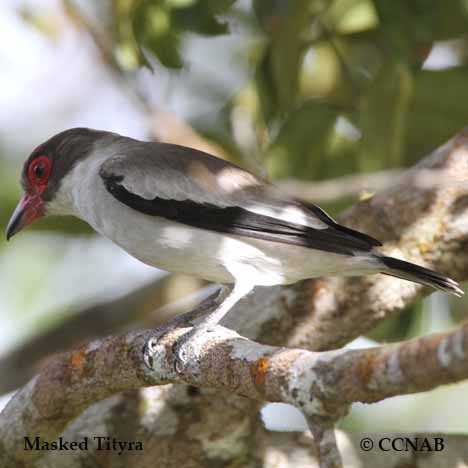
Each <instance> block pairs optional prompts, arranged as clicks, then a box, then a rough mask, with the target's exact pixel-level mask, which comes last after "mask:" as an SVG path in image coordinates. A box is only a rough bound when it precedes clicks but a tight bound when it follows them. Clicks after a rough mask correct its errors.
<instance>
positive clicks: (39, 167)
mask: <svg viewBox="0 0 468 468" xmlns="http://www.w3.org/2000/svg"><path fill="white" fill-rule="evenodd" d="M33 171H34V175H35V176H36V177H37V178H38V179H40V178H42V176H43V175H44V172H45V167H44V164H42V163H38V164H35V165H34V167H33Z"/></svg>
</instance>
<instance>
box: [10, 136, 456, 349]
mask: <svg viewBox="0 0 468 468" xmlns="http://www.w3.org/2000/svg"><path fill="white" fill-rule="evenodd" d="M21 183H22V185H23V188H24V191H25V195H24V196H23V198H22V200H21V201H20V203H19V205H18V207H17V208H16V210H15V212H14V213H13V215H12V217H11V220H10V222H9V224H8V227H7V238H10V237H11V236H13V235H14V234H16V233H17V232H18V231H20V230H21V229H22V228H24V227H25V226H26V225H28V224H30V223H31V222H32V221H34V220H35V219H37V218H39V217H40V216H44V215H49V214H51V215H52V214H56V215H75V216H77V217H78V218H81V219H83V220H84V221H86V222H87V223H89V224H90V225H91V226H92V227H93V228H94V229H95V230H96V231H98V232H99V233H101V234H102V235H103V236H105V237H108V238H109V239H111V240H112V241H114V242H115V243H116V244H117V245H119V246H120V247H122V248H123V249H124V250H126V251H127V252H128V253H130V254H131V255H133V256H134V257H136V258H138V259H139V260H141V261H142V262H144V263H147V264H148V265H151V266H154V267H158V268H162V269H165V270H168V271H172V272H183V273H187V274H191V275H194V276H198V277H200V278H205V279H207V280H211V281H215V282H220V283H224V284H231V285H233V286H231V287H230V288H229V289H228V294H224V296H222V297H223V301H222V302H221V301H219V303H218V304H217V306H216V307H215V308H213V309H212V310H211V311H209V312H208V313H207V315H206V316H205V317H204V319H203V320H202V321H201V322H200V324H198V325H197V327H194V328H193V329H192V331H191V332H189V334H187V335H185V336H184V338H183V341H184V343H188V341H189V338H190V337H191V336H192V337H193V335H195V334H196V333H198V332H200V331H201V330H206V329H207V327H211V326H213V325H214V324H216V323H218V322H219V320H221V318H222V317H223V316H224V315H225V314H226V312H227V311H228V310H229V309H230V308H231V307H232V306H233V305H234V304H235V303H236V302H237V301H239V299H241V298H242V297H243V296H245V295H246V294H247V293H249V292H250V291H251V290H252V289H253V288H254V287H255V286H256V285H262V286H270V285H277V284H289V283H294V282H296V281H299V280H301V279H304V278H312V277H317V276H322V275H365V274H371V273H384V274H387V275H392V276H397V277H399V278H403V279H406V280H409V281H414V282H416V283H421V284H423V285H426V286H431V287H433V288H435V289H440V290H442V291H446V292H449V293H452V294H455V295H457V296H461V295H462V294H463V292H462V291H461V289H460V288H459V286H458V284H457V283H456V282H455V281H453V280H451V279H450V278H446V277H445V276H443V275H441V274H439V273H436V272H434V271H431V270H428V269H426V268H423V267H420V266H417V265H414V264H411V263H407V262H404V261H402V260H397V259H395V258H391V257H386V256H383V255H382V254H380V253H379V252H377V251H376V250H375V247H378V246H379V245H381V244H380V242H379V241H377V240H375V239H373V238H372V237H370V236H367V235H365V234H362V233H360V232H357V231H354V230H352V229H349V228H347V227H344V226H340V225H339V224H337V223H336V222H335V221H334V220H333V219H331V218H330V217H329V216H328V215H327V214H326V213H325V212H324V211H322V210H321V209H320V208H318V207H317V206H314V205H310V204H304V203H301V202H299V201H296V200H294V199H291V198H288V197H287V196H285V195H284V194H283V193H281V192H280V191H279V190H278V189H277V188H276V187H274V186H273V185H271V184H269V183H268V182H266V181H265V180H262V179H260V178H258V177H256V176H254V175H252V174H251V173H249V172H247V171H245V170H243V169H241V168H239V167H237V166H235V165H233V164H231V163H229V162H226V161H223V160H221V159H218V158H216V157H214V156H211V155H209V154H206V153H203V152H201V151H197V150H194V149H191V148H185V147H182V146H177V145H172V144H166V143H148V142H141V141H138V140H134V139H131V138H126V137H123V136H120V135H117V134H115V133H109V132H104V131H96V130H91V129H87V128H75V129H71V130H66V131H64V132H62V133H59V134H58V135H55V136H54V137H52V138H51V139H49V140H48V141H46V142H45V143H43V144H41V145H40V146H38V147H37V148H36V149H35V150H34V151H33V152H32V154H31V155H30V156H29V158H28V160H27V161H26V163H25V164H24V168H23V173H22V178H21ZM179 351H181V348H180V349H179ZM179 357H180V356H179Z"/></svg>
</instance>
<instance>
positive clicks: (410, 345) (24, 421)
mask: <svg viewBox="0 0 468 468" xmlns="http://www.w3.org/2000/svg"><path fill="white" fill-rule="evenodd" d="M185 331H186V330H185ZM181 333H183V330H180V329H179V330H175V331H173V332H171V333H169V334H168V335H167V336H165V337H164V338H163V339H161V340H160V341H158V342H157V343H156V344H155V346H153V347H152V353H151V357H152V359H151V362H152V369H149V368H148V367H146V365H145V364H144V352H143V349H144V348H145V345H147V343H148V341H149V340H150V339H151V337H152V335H153V332H152V331H144V332H132V333H129V334H127V335H124V336H120V337H109V338H106V339H104V340H102V341H96V342H93V343H90V344H89V345H87V346H85V347H83V348H81V349H79V350H77V351H74V352H70V353H64V354H62V355H59V356H57V357H56V358H55V359H54V360H53V361H52V362H50V363H49V364H48V365H47V366H46V368H45V369H44V370H43V371H42V372H41V373H40V374H39V375H38V376H37V377H36V378H35V379H33V380H32V381H31V382H29V384H28V385H26V386H25V387H23V389H21V390H20V391H19V392H18V393H17V394H16V395H15V396H14V398H13V399H12V401H11V402H10V403H9V404H8V405H7V407H6V408H5V410H4V411H3V412H2V414H1V416H0V441H1V442H0V445H1V449H2V450H1V453H5V454H9V456H10V459H9V460H6V461H5V463H7V464H3V465H0V466H5V467H6V466H8V467H12V466H20V465H13V464H12V463H13V462H14V463H16V464H18V463H24V462H31V461H33V460H34V459H36V458H38V457H39V456H40V455H41V452H38V451H25V450H24V437H25V436H28V437H29V438H30V439H31V440H32V439H34V438H35V437H37V436H40V437H42V438H44V439H45V440H50V441H52V440H55V439H56V437H57V436H58V435H59V434H60V433H61V432H62V431H63V430H64V429H65V427H66V425H67V424H68V423H69V422H70V421H71V420H73V419H74V418H75V417H76V416H78V415H79V414H80V413H81V412H82V411H83V410H84V409H85V408H87V407H88V406H89V405H90V404H92V403H94V402H96V401H99V400H102V399H103V398H106V397H108V396H110V395H112V394H114V393H117V392H121V391H124V390H130V389H137V388H140V387H144V386H150V385H162V384H166V383H171V382H181V383H182V382H185V383H190V384H193V385H196V386H201V387H209V388H217V389H221V390H225V391H228V392H229V393H233V394H238V395H243V396H247V397H249V398H251V399H253V400H259V401H276V402H277V401H282V402H287V403H291V404H293V405H295V406H296V407H298V408H300V409H301V410H302V411H303V412H304V413H305V414H306V415H307V418H308V420H309V422H310V425H311V428H312V432H313V433H314V435H315V436H316V438H317V440H318V444H317V446H318V448H319V452H320V453H321V455H322V456H323V459H324V462H323V466H339V464H338V462H337V461H336V457H337V453H336V448H335V446H334V442H333V438H330V436H331V435H332V432H330V429H329V428H330V427H331V424H332V423H333V422H335V421H336V420H338V419H339V418H341V417H342V416H344V415H345V414H346V412H347V411H348V409H349V405H350V404H351V403H352V402H355V401H361V402H367V403H369V402H375V401H378V400H381V399H383V398H386V397H388V396H392V395H397V394H404V393H413V392H418V391H422V390H427V389H430V388H434V387H435V386H438V385H441V384H443V383H449V382H456V381H458V380H461V379H465V378H467V377H468V324H466V325H465V326H463V327H461V328H460V329H459V330H456V331H454V332H452V333H446V334H439V335H433V336H429V337H424V338H419V339H416V340H413V341H409V342H405V343H401V344H399V345H391V346H384V347H380V348H373V349H365V350H346V349H341V350H336V351H326V352H321V353H315V352H311V351H306V350H301V349H287V348H277V347H273V346H266V345H261V344H258V343H255V342H252V341H249V340H247V339H245V338H243V337H241V336H239V335H238V334H237V333H235V332H233V331H232V330H229V329H227V328H224V327H217V328H216V329H215V330H214V331H213V332H211V333H206V334H204V335H203V336H201V337H200V338H198V339H197V340H198V342H197V343H196V345H197V346H196V347H197V349H198V350H199V355H198V359H197V365H196V366H192V367H190V368H189V369H188V371H187V372H184V373H183V374H179V373H177V372H175V370H174V356H173V353H172V349H173V345H174V344H175V342H176V340H177V338H178V337H179V336H180V334H181ZM324 427H325V430H324V429H323V428H324ZM320 428H322V429H320Z"/></svg>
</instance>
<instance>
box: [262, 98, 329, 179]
mask: <svg viewBox="0 0 468 468" xmlns="http://www.w3.org/2000/svg"><path fill="white" fill-rule="evenodd" d="M337 116H338V109H336V108H334V107H331V106H328V105H326V104H322V103H317V102H308V103H306V104H304V105H303V106H302V107H300V108H299V109H297V110H295V111H294V112H292V113H291V114H290V115H289V117H288V118H287V120H286V121H285V122H284V123H283V125H282V126H281V130H280V132H279V134H278V136H277V138H276V139H275V141H274V142H273V144H272V145H271V148H270V150H269V159H268V168H269V171H268V173H269V174H270V175H271V177H272V178H278V177H298V178H301V179H311V178H317V176H318V175H319V174H320V172H321V170H322V168H323V161H324V158H325V154H326V149H327V145H328V142H329V137H330V134H331V130H332V129H333V127H334V124H335V121H336V118H337Z"/></svg>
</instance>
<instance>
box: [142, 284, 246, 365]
mask: <svg viewBox="0 0 468 468" xmlns="http://www.w3.org/2000/svg"><path fill="white" fill-rule="evenodd" d="M251 290H252V285H250V284H248V285H247V284H244V283H237V284H235V285H234V287H233V286H225V285H224V286H223V287H222V288H221V289H220V290H219V291H218V292H217V293H216V296H215V295H211V296H210V297H209V298H207V299H206V300H205V301H203V303H202V304H201V305H200V306H199V307H197V308H196V309H195V310H193V311H190V312H187V313H185V314H182V315H179V316H177V317H175V318H174V319H172V320H171V321H170V322H169V323H167V324H166V325H165V326H164V327H163V328H161V329H160V330H159V333H156V334H155V335H154V336H153V337H152V338H151V339H150V340H148V342H147V344H146V345H145V348H144V350H143V355H144V360H145V363H146V365H147V366H148V367H149V368H152V361H153V360H152V355H153V354H154V349H155V347H156V345H157V343H158V342H159V340H160V339H161V338H162V337H163V336H164V335H167V334H168V333H170V332H172V331H173V330H174V329H176V328H180V327H184V326H186V325H188V324H192V323H193V322H194V321H196V320H199V322H198V323H197V324H196V325H194V326H193V327H192V329H191V330H189V331H188V332H187V333H185V334H183V335H182V336H181V337H180V338H179V339H178V340H177V342H176V343H175V344H174V346H173V352H174V357H175V369H176V371H177V372H179V373H181V372H182V371H183V369H184V368H185V366H186V365H187V364H188V363H189V362H190V361H191V360H192V359H194V358H196V352H195V349H194V346H193V345H194V344H195V342H196V338H197V337H199V336H200V335H202V334H204V333H206V332H209V331H211V330H212V329H213V328H214V327H215V326H216V325H217V324H218V323H219V322H220V321H221V319H222V318H223V317H224V316H225V315H226V314H227V312H228V311H229V310H230V309H231V308H232V307H233V306H234V304H236V302H238V301H239V300H240V299H241V298H242V297H244V296H245V295H246V294H247V293H249V292H250V291H251Z"/></svg>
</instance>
